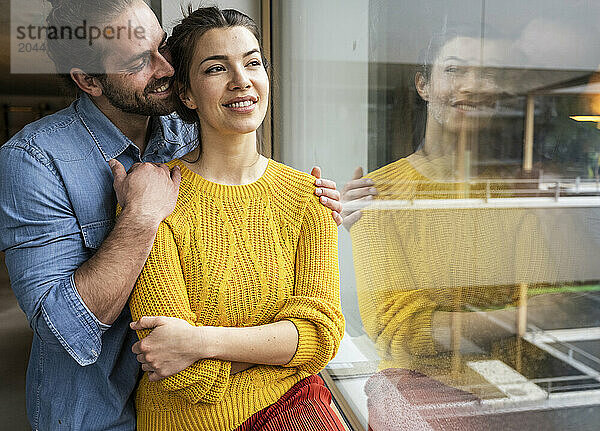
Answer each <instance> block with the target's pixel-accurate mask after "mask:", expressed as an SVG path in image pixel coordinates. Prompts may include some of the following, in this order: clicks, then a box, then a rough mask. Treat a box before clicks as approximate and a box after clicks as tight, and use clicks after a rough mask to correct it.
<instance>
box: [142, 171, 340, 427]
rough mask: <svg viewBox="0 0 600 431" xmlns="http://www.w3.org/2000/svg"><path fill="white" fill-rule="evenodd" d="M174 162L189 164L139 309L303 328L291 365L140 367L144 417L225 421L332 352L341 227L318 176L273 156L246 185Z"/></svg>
mask: <svg viewBox="0 0 600 431" xmlns="http://www.w3.org/2000/svg"><path fill="white" fill-rule="evenodd" d="M169 165H170V167H173V166H174V165H179V166H181V167H182V182H181V187H180V191H179V197H178V200H177V206H176V208H175V211H174V212H173V214H171V215H170V216H169V217H167V218H166V220H165V221H164V222H163V223H161V225H160V228H159V230H158V233H157V236H156V240H155V242H154V246H153V248H152V251H151V253H150V256H149V258H148V261H147V262H146V265H145V266H144V269H143V271H142V274H141V275H140V277H139V279H138V282H137V284H136V286H135V289H134V291H133V294H132V296H131V300H130V308H131V312H132V316H133V318H134V319H139V318H140V317H141V316H153V315H161V316H172V317H179V318H182V319H185V320H187V321H188V322H189V323H191V324H193V325H196V326H201V325H211V326H234V327H247V326H257V325H263V324H267V323H271V322H276V321H280V320H284V319H287V320H290V321H292V322H293V323H294V325H295V326H296V328H297V330H298V334H299V341H298V349H297V351H296V353H295V355H294V357H293V358H292V360H291V361H290V362H289V363H288V364H286V365H285V366H267V365H259V366H255V367H253V368H251V369H249V370H246V371H243V372H240V373H237V374H234V375H230V367H231V363H229V362H226V361H220V360H201V361H198V362H196V363H194V364H193V365H191V366H190V367H188V368H187V369H185V370H183V371H182V372H180V373H178V374H176V375H174V376H171V377H169V378H166V379H164V380H162V381H160V382H154V383H153V382H150V381H149V380H148V376H147V373H145V374H144V376H143V377H142V380H141V382H140V384H139V388H138V391H137V396H136V407H137V412H138V429H140V430H166V429H178V430H180V429H181V430H183V429H185V430H187V431H189V430H196V429H197V430H229V429H233V428H235V427H237V426H238V425H240V424H241V423H242V422H243V421H244V420H246V419H247V418H248V417H250V416H251V415H252V414H254V413H256V412H258V411H260V410H261V409H263V408H265V407H267V406H269V405H271V404H273V403H274V402H276V401H277V400H278V399H279V398H280V397H281V396H282V395H283V394H284V393H285V392H286V391H287V390H288V389H290V388H291V387H292V386H293V385H294V384H295V383H297V382H298V381H299V380H301V379H302V378H305V377H308V376H310V375H312V374H315V373H317V372H319V371H320V370H321V369H322V368H323V367H324V366H325V365H326V364H327V363H328V362H329V360H331V359H332V358H333V357H334V356H335V353H336V351H337V348H338V346H339V343H340V340H341V338H342V336H343V333H344V319H343V316H342V314H341V309H340V300H339V272H338V262H337V228H336V225H335V223H334V222H333V220H332V218H331V215H330V214H329V212H328V211H327V210H326V209H325V208H324V207H323V206H322V205H320V204H319V202H318V199H317V198H316V197H315V196H314V185H313V181H314V179H313V178H312V177H310V176H309V175H307V174H303V173H300V172H298V171H295V170H293V169H291V168H289V167H286V166H284V165H281V164H279V163H276V162H274V161H272V160H270V161H269V164H268V167H267V169H266V171H265V173H264V175H263V176H262V177H261V178H260V179H259V180H257V181H256V182H254V183H252V184H248V185H242V186H227V185H219V184H215V183H211V182H209V181H206V180H204V179H203V178H202V177H200V176H199V175H196V174H194V173H193V172H191V171H189V170H188V169H187V168H185V166H184V165H183V163H181V162H180V161H177V160H175V161H173V162H171V163H169ZM138 334H139V336H140V338H142V337H144V336H145V335H147V331H140V332H138Z"/></svg>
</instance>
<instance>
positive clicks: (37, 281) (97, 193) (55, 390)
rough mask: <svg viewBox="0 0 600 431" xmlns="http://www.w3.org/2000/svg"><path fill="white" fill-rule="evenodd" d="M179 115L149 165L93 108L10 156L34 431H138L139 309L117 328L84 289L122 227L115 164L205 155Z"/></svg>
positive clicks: (12, 224)
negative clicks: (134, 319) (29, 335)
mask: <svg viewBox="0 0 600 431" xmlns="http://www.w3.org/2000/svg"><path fill="white" fill-rule="evenodd" d="M195 136H196V133H195V130H194V128H193V127H191V126H189V125H186V124H184V123H182V121H181V120H180V119H179V118H178V117H177V116H175V115H171V116H166V117H158V118H153V119H152V133H151V137H150V140H149V143H148V145H147V148H146V150H145V152H144V154H143V155H140V152H139V149H138V148H137V147H136V146H134V145H133V143H132V142H131V141H130V140H129V139H128V138H126V137H125V136H124V135H123V133H121V131H119V129H118V128H117V127H115V125H114V124H113V123H111V122H110V121H109V120H108V118H107V117H106V116H104V114H102V112H101V111H100V110H99V109H98V108H97V107H96V106H95V105H94V103H93V102H92V101H91V100H90V99H89V98H88V97H87V96H85V95H84V96H82V97H81V98H80V99H78V100H77V101H75V102H73V104H71V106H69V107H68V108H66V109H64V110H62V111H60V112H57V113H55V114H53V115H50V116H48V117H45V118H42V119H41V120H39V121H36V122H35V123H32V124H30V125H28V126H27V127H25V128H24V129H23V130H21V131H20V132H19V133H18V134H17V135H15V136H14V137H13V138H12V139H11V140H10V141H8V142H7V143H6V144H4V145H3V146H2V147H0V249H2V250H4V251H5V252H6V265H7V267H8V272H9V275H10V280H11V286H12V289H13V290H14V293H15V295H16V296H17V299H18V301H19V305H20V306H21V308H22V309H23V311H24V312H25V314H26V315H27V319H28V320H29V322H30V325H31V327H32V329H33V331H34V337H33V345H32V347H31V356H30V359H29V367H28V369H27V414H28V417H29V421H30V422H31V426H32V427H33V429H34V430H63V429H64V430H67V429H68V430H86V431H88V430H89V431H92V430H128V431H132V430H134V429H135V411H134V405H133V396H132V394H133V392H134V389H135V385H136V382H137V376H138V369H139V367H138V363H137V361H136V358H135V355H134V354H133V353H132V352H131V346H132V344H133V343H134V342H135V341H136V340H137V337H136V335H135V333H134V332H133V331H131V330H130V329H129V327H128V323H129V322H130V321H131V315H130V312H129V307H125V309H124V310H123V311H122V312H121V315H120V316H119V317H118V319H117V320H116V321H115V322H114V323H113V324H112V325H111V326H108V325H104V324H102V323H101V322H100V321H99V320H98V319H97V318H96V317H95V316H94V315H93V314H92V313H91V312H90V310H89V309H88V308H87V307H86V305H85V303H84V302H83V301H82V299H81V297H80V296H79V294H78V292H77V289H76V288H75V285H74V282H73V273H74V271H75V270H76V269H77V268H78V267H79V266H80V265H81V264H82V263H83V262H85V261H86V260H88V259H89V258H90V257H91V256H92V255H93V254H94V252H95V251H96V249H97V248H98V247H99V246H100V244H101V243H102V241H103V240H104V239H105V237H106V236H107V235H108V233H109V232H110V230H111V228H112V226H113V224H114V219H115V205H116V199H115V195H114V192H113V187H112V182H113V177H112V174H111V171H110V168H109V166H108V163H107V161H108V160H110V159H111V158H116V159H118V160H119V161H120V162H121V163H123V165H124V166H125V169H129V167H130V166H131V165H132V164H133V163H134V162H139V161H148V162H166V161H168V160H171V159H173V158H175V157H180V156H182V155H184V154H186V153H187V152H189V151H190V150H191V149H193V148H194V147H195V146H196V142H195Z"/></svg>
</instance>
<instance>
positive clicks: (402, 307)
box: [350, 209, 451, 359]
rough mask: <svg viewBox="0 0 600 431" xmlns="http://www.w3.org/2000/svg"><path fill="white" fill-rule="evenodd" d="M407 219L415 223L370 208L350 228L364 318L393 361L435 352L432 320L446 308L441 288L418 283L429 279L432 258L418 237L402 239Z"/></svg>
mask: <svg viewBox="0 0 600 431" xmlns="http://www.w3.org/2000/svg"><path fill="white" fill-rule="evenodd" d="M404 222H406V223H407V224H408V225H410V226H412V223H413V222H412V221H411V220H408V219H407V220H403V219H399V217H398V214H394V212H393V210H390V211H383V210H377V209H364V210H363V215H362V217H361V219H360V220H359V221H358V222H357V223H356V224H354V226H352V228H351V230H350V235H351V237H352V252H353V256H354V271H355V274H356V289H357V296H358V304H359V309H360V315H361V318H362V322H363V325H364V328H365V331H366V332H367V334H368V335H369V337H370V338H371V339H372V340H373V341H374V342H375V344H376V346H377V349H378V350H379V354H380V356H381V357H383V358H387V359H402V358H404V357H405V355H406V354H410V355H417V356H431V355H435V354H436V353H437V351H436V349H435V345H434V340H433V337H432V333H431V322H432V317H433V313H434V312H435V311H437V310H439V309H441V308H443V307H442V304H440V300H441V299H442V298H440V297H439V296H438V295H436V292H434V291H433V290H432V289H422V288H421V289H420V288H417V287H416V286H418V285H419V282H422V281H423V279H425V278H427V274H425V273H424V271H426V270H427V265H426V264H425V262H426V259H425V256H421V255H420V254H419V250H418V249H419V247H418V246H419V243H418V241H417V242H411V241H410V240H407V242H408V245H407V244H405V243H404V242H403V241H402V239H403V236H405V235H404V234H403V233H401V232H402V231H403V230H402V226H400V225H399V224H402V223H404ZM407 235H408V236H409V235H410V233H409V234H407ZM412 264H414V266H413V265H412ZM437 293H441V292H439V291H437ZM448 302H451V301H448ZM448 311H449V310H448Z"/></svg>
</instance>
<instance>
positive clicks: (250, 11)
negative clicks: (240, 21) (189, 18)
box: [162, 0, 260, 34]
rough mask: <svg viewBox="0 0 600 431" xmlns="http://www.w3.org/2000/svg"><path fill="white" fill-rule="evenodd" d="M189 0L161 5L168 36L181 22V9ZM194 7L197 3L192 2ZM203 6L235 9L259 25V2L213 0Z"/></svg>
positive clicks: (258, 0) (166, 1) (253, 0)
mask: <svg viewBox="0 0 600 431" xmlns="http://www.w3.org/2000/svg"><path fill="white" fill-rule="evenodd" d="M190 2H191V0H164V1H163V3H162V23H163V28H164V29H165V31H166V32H167V33H168V34H171V30H173V27H175V25H176V24H177V23H178V22H179V21H180V20H181V17H182V14H181V7H182V6H183V7H184V8H187V5H188V4H189V3H190ZM192 4H193V5H194V6H197V5H198V2H193V1H192ZM202 5H203V6H210V5H217V6H219V7H220V8H223V9H227V8H230V9H237V10H239V11H240V12H244V13H245V14H246V15H248V16H249V17H250V18H252V19H253V20H254V21H256V22H257V23H258V24H260V0H214V1H211V2H203V3H202Z"/></svg>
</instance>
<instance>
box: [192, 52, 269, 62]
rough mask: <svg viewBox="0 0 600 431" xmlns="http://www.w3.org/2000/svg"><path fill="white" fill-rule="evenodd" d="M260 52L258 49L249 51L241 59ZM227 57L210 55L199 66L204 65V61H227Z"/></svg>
mask: <svg viewBox="0 0 600 431" xmlns="http://www.w3.org/2000/svg"><path fill="white" fill-rule="evenodd" d="M257 52H260V50H259V49H258V48H254V49H252V50H250V51H248V52H247V53H245V54H244V55H243V56H242V57H248V56H249V55H252V54H254V53H257ZM228 59H229V57H228V56H226V55H211V56H210V57H206V58H205V59H204V60H202V61H201V62H200V64H202V63H204V62H205V61H210V60H228Z"/></svg>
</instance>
